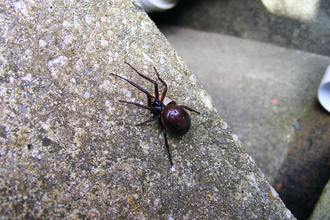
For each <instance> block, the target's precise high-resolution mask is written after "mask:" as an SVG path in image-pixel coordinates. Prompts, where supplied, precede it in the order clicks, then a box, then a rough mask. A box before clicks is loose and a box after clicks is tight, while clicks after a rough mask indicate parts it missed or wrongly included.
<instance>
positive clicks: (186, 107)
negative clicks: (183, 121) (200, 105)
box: [179, 105, 200, 114]
mask: <svg viewBox="0 0 330 220" xmlns="http://www.w3.org/2000/svg"><path fill="white" fill-rule="evenodd" d="M179 107H181V108H185V109H188V110H189V111H192V112H195V113H197V114H200V112H198V111H196V110H194V109H192V108H190V107H188V106H185V105H179Z"/></svg>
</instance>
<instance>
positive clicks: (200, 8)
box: [152, 0, 330, 56]
mask: <svg viewBox="0 0 330 220" xmlns="http://www.w3.org/2000/svg"><path fill="white" fill-rule="evenodd" d="M329 4H330V0H317V1H316V0H299V1H292V0H291V1H289V0H283V1H276V0H261V1H254V0H245V1H242V0H230V1H228V0H227V1H223V0H203V1H201V0H181V1H179V3H178V5H177V7H175V8H174V9H173V10H169V11H167V12H165V13H158V14H157V13H155V14H153V15H152V17H153V18H154V19H155V20H156V21H157V22H162V23H165V24H171V25H175V26H181V27H187V28H193V29H197V30H201V31H208V32H214V33H221V34H225V35H230V36H236V37H240V38H243V39H248V40H255V41H259V42H265V43H270V44H274V45H278V46H282V47H285V48H292V49H298V50H303V51H308V52H312V53H317V54H322V55H326V56H330V37H329V36H330V7H329Z"/></svg>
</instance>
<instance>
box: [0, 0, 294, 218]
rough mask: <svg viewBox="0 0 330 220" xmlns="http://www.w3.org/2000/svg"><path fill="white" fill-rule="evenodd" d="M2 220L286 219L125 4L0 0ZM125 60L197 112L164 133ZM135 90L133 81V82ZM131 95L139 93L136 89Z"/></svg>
mask: <svg viewBox="0 0 330 220" xmlns="http://www.w3.org/2000/svg"><path fill="white" fill-rule="evenodd" d="M0 11H1V14H0V23H1V25H0V28H1V33H2V40H1V41H0V51H1V53H0V60H1V62H0V64H1V65H0V71H1V72H0V73H1V75H0V76H1V78H0V79H1V80H0V95H1V96H0V97H1V98H0V100H1V104H0V122H1V125H0V189H1V190H0V202H1V207H0V209H1V211H0V212H1V218H13V219H15V218H19V219H60V218H63V219H201V218H203V219H240V218H241V219H257V218H259V219H260V218H262V219H295V218H294V216H293V215H292V214H291V212H290V211H289V210H288V209H287V208H286V207H285V205H284V203H283V202H282V201H281V199H280V198H279V196H278V194H277V193H276V191H275V190H274V188H272V187H271V186H270V185H269V183H268V182H267V180H266V179H265V177H264V175H263V174H262V172H261V171H260V169H259V168H258V167H257V166H256V164H255V163H254V161H253V159H251V157H250V156H249V155H248V154H247V153H246V152H245V151H244V149H243V148H242V146H241V144H240V141H239V139H238V137H237V135H235V134H234V133H233V132H232V131H231V130H230V129H229V128H228V125H227V123H226V122H225V121H224V120H223V119H222V118H221V117H220V116H219V115H218V114H217V111H216V109H215V108H214V105H213V103H212V100H211V99H210V97H209V95H208V94H207V93H206V92H205V90H204V89H203V88H202V86H201V85H200V84H199V83H198V82H197V80H196V78H195V76H194V75H192V74H191V73H190V71H189V70H188V69H187V66H186V65H185V64H184V62H183V61H182V59H181V58H180V57H179V56H178V54H177V53H176V52H175V51H174V50H173V48H172V47H171V46H170V45H169V43H168V42H167V40H166V38H165V37H164V36H163V35H162V34H161V33H160V32H159V30H158V29H157V27H156V25H155V24H154V23H153V22H152V21H151V20H150V19H149V17H148V16H147V15H146V14H145V13H144V12H143V11H142V9H141V7H140V6H139V5H138V4H137V2H136V1H126V0H125V1H124V0H123V1H118V0H109V1H104V0H95V1H66V0H62V1H52V2H45V1H40V0H36V1H17V2H12V1H4V2H1V3H0ZM124 61H127V62H129V63H131V64H132V65H133V66H134V67H135V68H136V69H137V70H139V71H140V72H142V73H143V74H146V75H147V76H149V77H150V78H155V71H154V68H153V67H155V68H156V69H157V70H158V71H159V74H160V75H161V77H162V78H163V79H164V80H165V82H167V83H168V86H169V90H168V96H169V97H170V98H171V99H173V100H175V101H177V102H178V104H182V105H188V106H191V107H192V108H194V109H196V110H199V111H201V114H200V115H193V114H191V117H192V128H191V130H190V131H189V132H188V133H187V134H186V135H184V136H182V137H171V136H169V138H168V139H169V143H170V152H171V155H172V158H173V163H174V165H173V166H171V165H170V164H169V161H168V158H167V152H166V150H165V148H164V136H163V134H162V131H161V129H160V127H159V124H157V123H151V124H149V125H148V126H140V127H136V126H135V124H137V123H139V122H141V121H143V120H146V119H147V118H149V117H150V116H151V115H150V112H149V113H148V111H146V109H141V108H137V106H134V105H128V104H123V103H120V102H119V101H118V99H120V100H128V101H132V102H138V103H140V104H146V95H145V94H143V93H142V92H141V91H138V90H137V89H135V88H133V87H132V85H131V84H129V83H127V82H125V81H122V80H120V79H119V78H117V77H115V76H114V75H112V74H111V73H116V74H119V75H121V76H124V77H126V78H129V79H131V80H133V81H134V82H136V83H137V84H138V85H141V86H142V87H143V88H146V89H147V90H150V91H152V89H153V88H154V86H153V85H152V84H151V83H150V82H146V80H144V79H141V77H138V75H137V74H136V73H135V72H134V71H133V70H132V69H131V68H129V67H128V66H127V65H126V64H125V63H124ZM141 90H143V89H141ZM141 93H142V94H141Z"/></svg>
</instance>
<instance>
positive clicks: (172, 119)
mask: <svg viewBox="0 0 330 220" xmlns="http://www.w3.org/2000/svg"><path fill="white" fill-rule="evenodd" d="M161 120H162V124H163V126H164V128H165V130H166V131H167V132H168V133H170V134H171V135H173V136H182V135H184V134H185V133H187V132H188V131H189V129H190V125H191V120H190V116H189V114H188V112H187V111H186V110H185V109H184V108H183V107H181V106H177V105H174V104H169V105H167V106H165V108H164V109H163V111H162V115H161Z"/></svg>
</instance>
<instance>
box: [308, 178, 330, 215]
mask: <svg viewBox="0 0 330 220" xmlns="http://www.w3.org/2000/svg"><path fill="white" fill-rule="evenodd" d="M329 204H330V181H328V183H327V185H326V186H325V187H324V189H323V192H322V195H321V197H320V199H319V201H318V202H317V204H316V206H315V209H314V212H313V214H312V215H311V217H310V220H318V219H330V210H329Z"/></svg>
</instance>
